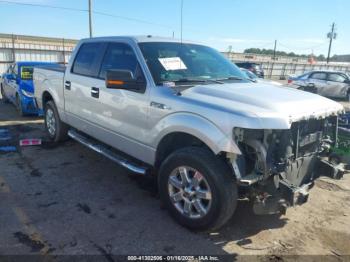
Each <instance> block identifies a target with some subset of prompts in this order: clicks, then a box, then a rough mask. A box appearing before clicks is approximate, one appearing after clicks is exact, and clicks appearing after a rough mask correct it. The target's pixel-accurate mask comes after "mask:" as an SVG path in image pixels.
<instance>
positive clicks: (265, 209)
mask: <svg viewBox="0 0 350 262" xmlns="http://www.w3.org/2000/svg"><path fill="white" fill-rule="evenodd" d="M343 175H344V169H343V167H342V165H337V166H335V165H333V164H332V163H330V162H328V161H326V160H324V159H318V163H317V165H316V167H315V172H314V175H313V176H312V177H311V178H310V179H309V180H308V181H306V182H305V183H304V184H302V185H300V186H293V185H291V184H290V183H289V181H288V180H286V179H283V178H282V179H280V177H283V176H279V177H278V178H276V177H271V178H270V180H269V181H266V183H265V184H264V185H263V186H261V187H260V188H259V191H258V194H256V195H255V197H254V204H253V211H254V213H255V214H257V215H268V214H285V213H286V210H287V208H288V207H293V206H296V205H302V204H304V203H306V202H307V201H308V198H309V191H310V190H311V189H312V187H313V186H314V182H315V180H316V179H318V178H319V177H320V176H327V177H330V178H333V179H341V178H342V177H343Z"/></svg>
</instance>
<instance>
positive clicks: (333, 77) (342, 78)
mask: <svg viewBox="0 0 350 262" xmlns="http://www.w3.org/2000/svg"><path fill="white" fill-rule="evenodd" d="M345 80H346V78H345V76H342V75H339V74H329V75H328V81H332V82H339V83H344V82H345Z"/></svg>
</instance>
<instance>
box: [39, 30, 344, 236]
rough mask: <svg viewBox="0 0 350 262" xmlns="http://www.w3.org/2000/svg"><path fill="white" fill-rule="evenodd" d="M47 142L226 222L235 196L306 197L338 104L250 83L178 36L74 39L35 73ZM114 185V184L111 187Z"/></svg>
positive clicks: (264, 203)
mask: <svg viewBox="0 0 350 262" xmlns="http://www.w3.org/2000/svg"><path fill="white" fill-rule="evenodd" d="M34 83H35V97H36V103H37V105H38V107H39V108H42V109H43V110H44V114H45V127H46V130H47V134H48V136H49V137H50V138H51V139H52V140H53V141H54V142H59V141H63V140H65V139H66V138H68V137H71V138H73V139H75V140H77V141H79V142H80V143H82V144H84V145H86V146H88V147H90V148H91V149H93V150H95V151H97V152H99V153H101V154H103V155H104V156H106V157H108V158H110V159H111V160H113V161H115V162H117V163H119V164H121V165H122V166H124V167H126V168H128V169H129V170H131V171H133V172H135V173H138V174H150V175H154V176H156V177H157V181H158V188H159V195H160V198H161V201H162V203H164V206H165V207H166V208H167V209H168V210H169V212H170V214H171V215H172V216H173V217H174V218H175V219H176V220H177V221H178V222H179V223H180V224H182V225H184V226H186V227H189V228H191V229H195V230H210V229H215V228H219V227H220V226H222V225H224V224H225V223H226V222H227V221H228V219H229V218H230V217H231V216H232V214H233V213H234V211H235V209H236V204H237V201H238V200H239V199H250V200H251V201H252V203H253V209H254V211H255V212H256V213H258V214H272V213H284V212H285V210H286V208H287V207H289V206H293V205H297V204H302V203H304V202H306V200H307V197H308V193H309V189H310V188H311V187H312V185H313V182H314V180H315V179H317V178H318V177H319V176H320V175H328V176H331V177H334V178H339V177H341V175H342V173H341V171H340V170H339V169H337V168H336V167H334V166H333V165H332V164H331V163H329V162H328V161H327V154H328V152H329V149H330V148H331V147H333V146H336V142H337V123H338V118H337V115H338V114H339V113H341V112H342V111H343V107H342V106H341V105H340V104H339V103H336V102H334V101H332V100H329V99H327V98H324V97H321V96H319V95H315V94H311V93H308V92H304V91H300V90H295V89H292V88H288V87H279V86H273V85H269V84H265V83H258V84H257V83H252V82H251V81H249V80H247V79H246V78H245V76H244V75H242V72H241V71H240V70H239V69H238V68H237V66H235V65H234V64H233V63H231V62H230V61H229V60H228V59H226V58H225V57H223V56H222V55H221V54H220V53H219V52H217V51H215V50H214V49H212V48H210V47H207V46H204V45H201V44H196V43H191V42H182V41H178V40H175V39H165V38H156V37H152V36H145V37H102V38H91V39H84V40H81V41H80V42H79V43H78V45H77V47H76V49H75V51H74V52H73V54H72V57H71V59H70V62H69V64H68V66H67V67H66V69H65V71H64V70H63V69H60V68H47V69H45V68H36V69H35V70H34ZM116 187H117V185H116Z"/></svg>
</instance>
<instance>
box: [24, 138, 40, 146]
mask: <svg viewBox="0 0 350 262" xmlns="http://www.w3.org/2000/svg"><path fill="white" fill-rule="evenodd" d="M19 145H20V146H38V145H41V139H36V138H28V139H22V140H20V141H19Z"/></svg>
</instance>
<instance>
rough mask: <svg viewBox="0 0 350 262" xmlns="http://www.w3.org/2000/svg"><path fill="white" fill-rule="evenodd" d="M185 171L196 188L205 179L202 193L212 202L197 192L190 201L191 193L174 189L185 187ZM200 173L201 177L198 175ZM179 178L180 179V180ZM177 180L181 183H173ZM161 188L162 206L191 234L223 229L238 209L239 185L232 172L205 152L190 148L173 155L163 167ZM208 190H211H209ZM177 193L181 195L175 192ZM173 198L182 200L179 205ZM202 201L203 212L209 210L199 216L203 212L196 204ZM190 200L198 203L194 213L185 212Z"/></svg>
mask: <svg viewBox="0 0 350 262" xmlns="http://www.w3.org/2000/svg"><path fill="white" fill-rule="evenodd" d="M184 168H185V169H187V172H186V173H187V177H191V184H192V185H193V183H194V182H193V181H195V180H194V178H195V177H198V178H200V179H201V186H202V187H201V188H200V190H201V192H208V191H209V192H211V194H208V193H206V194H205V198H208V199H209V198H210V200H207V199H202V197H203V196H202V197H199V196H197V193H198V192H199V191H196V193H194V196H190V197H189V196H188V195H189V194H188V192H186V190H187V189H182V191H181V189H178V188H176V187H175V186H173V184H174V183H175V184H176V185H177V186H178V187H180V186H181V187H184V185H183V184H184V183H182V182H183V180H182V179H181V180H182V182H180V177H182V175H183V173H184V172H185V171H184ZM181 170H182V171H181ZM180 171H181V172H182V175H181V174H180V173H181V172H180ZM197 171H198V173H199V175H197ZM191 173H192V174H191ZM175 174H179V175H178V176H176V175H175ZM203 178H204V179H203ZM176 180H178V181H177V182H170V181H176ZM179 182H180V184H179ZM207 185H208V187H207ZM158 186H159V194H160V199H161V201H162V205H164V207H166V208H167V209H168V211H169V213H170V214H171V216H172V217H173V218H174V219H175V220H176V221H177V222H178V223H180V224H181V225H183V226H185V227H187V228H189V229H191V230H196V231H197V230H198V231H203V230H205V231H212V230H216V229H218V228H220V227H222V226H223V225H224V224H225V223H226V222H227V221H228V220H229V219H230V218H231V217H232V215H233V213H234V211H235V209H236V206H237V198H238V197H237V183H236V181H235V179H234V175H233V173H232V170H231V169H230V168H229V166H228V165H227V164H226V163H225V162H224V161H223V160H221V159H219V158H218V157H216V156H215V155H214V154H213V153H212V152H210V151H209V150H207V149H204V148H199V147H188V148H183V149H180V150H177V151H175V152H174V153H172V154H171V155H170V156H169V157H168V158H167V159H166V160H165V161H164V162H163V163H162V165H161V167H160V172H159V177H158ZM203 187H204V189H203ZM206 187H207V189H208V188H209V190H206V189H205V188H206ZM173 190H179V191H177V192H174V191H173ZM192 190H193V188H192ZM192 193H193V191H192ZM172 194H173V195H172ZM186 194H187V195H186ZM171 195H172V196H173V197H174V198H175V196H179V197H180V196H181V195H182V200H180V201H178V202H176V201H175V200H172V198H171ZM192 197H193V199H192V200H191V198H192ZM180 198H181V197H180ZM198 198H199V199H200V200H199V201H201V205H200V206H201V207H204V209H202V210H206V212H203V213H202V214H200V212H197V211H198V210H199V209H198V208H197V207H196V206H195V204H194V203H195V202H198ZM188 200H191V201H194V202H193V204H191V208H187V210H191V211H190V212H188V211H187V212H185V203H186V202H187V203H188V202H189V201H188ZM190 203H192V202H190ZM197 206H198V205H197ZM181 208H183V210H181ZM186 213H187V214H186ZM191 213H192V217H191ZM196 213H198V214H196Z"/></svg>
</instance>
